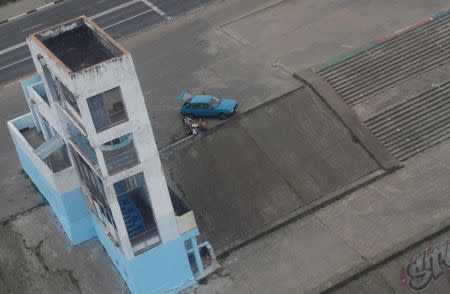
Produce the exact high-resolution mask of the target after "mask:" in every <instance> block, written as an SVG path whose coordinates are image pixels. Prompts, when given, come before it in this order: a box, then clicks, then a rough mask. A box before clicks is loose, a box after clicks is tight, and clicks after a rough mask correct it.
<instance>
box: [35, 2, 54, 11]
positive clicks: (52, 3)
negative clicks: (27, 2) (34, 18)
mask: <svg viewBox="0 0 450 294" xmlns="http://www.w3.org/2000/svg"><path fill="white" fill-rule="evenodd" d="M54 4H55V2H51V3H48V4H45V5H42V6H41V7H38V8H36V10H37V11H39V10H42V9H44V8H47V7H49V6H52V5H54Z"/></svg>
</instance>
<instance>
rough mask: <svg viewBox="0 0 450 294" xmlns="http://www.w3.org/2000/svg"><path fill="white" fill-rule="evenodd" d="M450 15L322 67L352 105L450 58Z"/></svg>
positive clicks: (326, 75) (330, 80)
mask: <svg viewBox="0 0 450 294" xmlns="http://www.w3.org/2000/svg"><path fill="white" fill-rule="evenodd" d="M448 52H450V15H447V16H445V17H442V18H440V19H438V20H435V21H432V22H429V23H427V24H425V25H422V26H419V27H417V28H416V29H414V30H411V31H409V32H406V33H404V34H401V35H399V36H397V37H395V38H393V39H391V40H388V41H386V42H384V43H382V44H380V45H378V46H376V47H373V48H372V49H369V50H367V51H364V52H361V53H360V54H358V55H355V56H354V57H352V58H350V59H348V60H346V61H344V62H341V63H337V64H335V65H334V66H332V67H330V68H326V69H324V70H319V71H318V74H319V75H320V76H321V77H322V78H323V79H324V80H326V81H327V82H328V83H329V84H330V85H331V86H332V87H333V89H334V90H335V91H336V92H338V94H340V96H341V97H342V98H343V99H344V101H345V102H346V103H348V104H349V105H351V106H354V105H357V104H359V103H362V102H363V101H365V100H367V99H371V98H372V97H374V96H375V95H377V94H379V93H380V92H382V91H385V90H387V89H389V88H391V87H394V86H395V85H398V84H400V83H402V82H404V81H406V80H408V79H411V78H413V77H415V76H417V75H420V74H422V73H424V72H426V71H429V70H430V69H432V68H434V67H437V66H440V65H441V64H442V63H446V62H449V61H450V55H449V54H448Z"/></svg>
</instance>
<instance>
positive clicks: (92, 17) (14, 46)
mask: <svg viewBox="0 0 450 294" xmlns="http://www.w3.org/2000/svg"><path fill="white" fill-rule="evenodd" d="M104 1H106V0H99V1H98V3H100V2H104ZM138 2H142V3H144V4H145V5H147V6H148V7H150V8H151V10H147V11H144V12H141V13H138V14H136V15H134V16H131V17H128V18H126V19H123V20H121V21H118V22H116V23H114V24H111V25H109V26H106V27H104V28H103V29H107V28H111V27H113V26H116V25H118V24H121V23H124V22H126V21H129V20H131V19H134V18H136V17H138V16H141V15H144V14H146V13H149V12H151V11H155V12H156V13H158V14H159V15H161V16H162V17H164V18H165V19H166V20H171V19H172V17H170V16H168V15H167V14H166V13H164V12H163V11H162V10H161V9H159V8H158V7H156V6H155V5H154V4H153V3H151V2H150V1H147V0H131V1H128V2H125V3H123V4H121V5H118V6H115V7H112V8H110V9H108V10H105V11H103V12H100V13H97V14H94V15H92V16H90V18H91V19H96V18H99V17H101V16H105V15H107V14H110V13H112V12H115V11H117V10H120V9H122V8H125V7H128V6H130V5H133V4H135V3H138ZM50 5H51V3H49V4H48V5H44V6H42V7H39V8H38V9H37V10H40V9H44V8H46V7H48V6H50ZM24 15H26V13H22V14H19V15H16V16H15V17H13V19H14V18H19V17H22V16H24ZM40 25H42V24H36V25H34V26H31V27H29V28H27V29H25V30H23V32H25V31H29V30H31V29H33V28H36V27H38V26H40ZM26 45H27V42H22V43H18V44H16V45H13V46H11V47H8V48H5V49H3V50H0V55H2V54H5V53H8V52H11V51H14V50H16V49H19V48H21V47H24V46H26ZM28 59H31V56H29V57H26V58H23V59H20V60H17V61H15V62H13V63H10V64H8V65H5V66H3V67H0V70H3V69H6V68H8V67H11V66H13V65H16V64H18V63H21V62H24V61H26V60H28Z"/></svg>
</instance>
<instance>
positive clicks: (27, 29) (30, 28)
mask: <svg viewBox="0 0 450 294" xmlns="http://www.w3.org/2000/svg"><path fill="white" fill-rule="evenodd" d="M40 25H41V23H38V24H37V25H34V26H31V27H29V28H26V29H24V30H23V31H22V32H26V31H29V30H32V29H34V28H37V27H38V26H40Z"/></svg>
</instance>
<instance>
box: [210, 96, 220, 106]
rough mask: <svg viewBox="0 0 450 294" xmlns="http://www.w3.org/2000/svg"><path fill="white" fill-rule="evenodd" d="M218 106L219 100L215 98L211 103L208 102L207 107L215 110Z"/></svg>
mask: <svg viewBox="0 0 450 294" xmlns="http://www.w3.org/2000/svg"><path fill="white" fill-rule="evenodd" d="M219 104H220V99H219V98H217V97H212V99H211V101H210V102H209V105H210V106H211V107H212V108H216V107H217V106H219Z"/></svg>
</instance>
